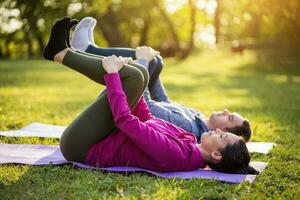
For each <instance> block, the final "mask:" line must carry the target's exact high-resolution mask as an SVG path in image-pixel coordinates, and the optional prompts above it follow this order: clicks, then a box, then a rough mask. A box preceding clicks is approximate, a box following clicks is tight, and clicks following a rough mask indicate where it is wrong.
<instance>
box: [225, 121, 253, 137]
mask: <svg viewBox="0 0 300 200" xmlns="http://www.w3.org/2000/svg"><path fill="white" fill-rule="evenodd" d="M226 131H228V132H230V133H233V134H235V135H238V136H242V137H243V138H244V139H245V141H246V142H248V141H249V140H250V138H251V133H252V131H251V127H250V123H249V121H248V120H247V119H246V120H244V121H243V124H242V125H241V126H235V127H232V128H226Z"/></svg>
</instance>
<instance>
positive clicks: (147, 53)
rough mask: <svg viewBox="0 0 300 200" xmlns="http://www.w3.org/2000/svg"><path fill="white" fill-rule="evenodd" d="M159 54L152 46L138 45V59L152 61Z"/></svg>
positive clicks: (136, 52) (136, 53)
mask: <svg viewBox="0 0 300 200" xmlns="http://www.w3.org/2000/svg"><path fill="white" fill-rule="evenodd" d="M157 55H159V52H158V51H155V50H154V49H152V48H151V47H146V46H142V47H137V48H136V50H135V57H136V58H137V59H138V60H139V59H143V60H147V61H149V62H150V61H151V60H153V59H154V57H155V56H157Z"/></svg>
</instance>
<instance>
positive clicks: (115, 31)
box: [98, 6, 129, 47]
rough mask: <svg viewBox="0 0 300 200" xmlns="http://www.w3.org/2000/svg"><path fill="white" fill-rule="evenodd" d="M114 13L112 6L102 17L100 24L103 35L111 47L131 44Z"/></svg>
mask: <svg viewBox="0 0 300 200" xmlns="http://www.w3.org/2000/svg"><path fill="white" fill-rule="evenodd" d="M114 15H115V13H114V12H113V10H112V7H111V6H110V7H109V8H108V10H107V13H105V14H104V15H103V16H102V17H101V20H100V21H99V23H98V24H99V27H100V29H101V31H102V33H103V36H104V38H105V40H106V41H107V42H108V44H109V46H111V47H120V46H129V42H128V41H126V39H125V38H124V36H123V34H122V33H121V31H120V30H119V28H118V22H117V20H116V18H115V16H114Z"/></svg>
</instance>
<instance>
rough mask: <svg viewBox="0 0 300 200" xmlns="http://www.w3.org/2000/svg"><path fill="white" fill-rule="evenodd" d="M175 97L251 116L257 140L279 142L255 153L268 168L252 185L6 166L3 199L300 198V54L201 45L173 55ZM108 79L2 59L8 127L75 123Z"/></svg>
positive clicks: (0, 81) (2, 111)
mask: <svg viewBox="0 0 300 200" xmlns="http://www.w3.org/2000/svg"><path fill="white" fill-rule="evenodd" d="M161 77H162V80H163V81H164V83H165V86H166V88H167V91H168V94H169V96H170V97H171V99H172V100H174V101H177V102H180V103H183V104H186V105H189V106H191V107H194V108H197V109H199V110H201V111H202V112H203V113H204V114H205V115H209V113H210V112H211V111H214V110H220V109H223V108H228V109H229V110H231V111H236V112H239V113H242V115H244V116H246V117H247V118H248V119H250V121H251V123H252V127H253V132H254V133H253V137H252V139H251V140H252V141H266V142H271V141H272V142H276V143H277V144H278V145H277V146H276V147H275V148H274V149H273V150H272V151H271V152H270V153H269V154H268V155H259V154H253V155H252V159H253V160H256V161H265V162H268V163H269V164H268V168H267V169H266V170H265V171H264V172H263V173H262V174H260V175H259V176H258V177H257V179H256V181H255V182H254V183H252V184H250V183H247V182H246V183H242V184H237V185H234V184H226V183H220V182H217V181H213V180H200V179H192V180H180V179H162V178H157V177H154V176H151V175H148V174H144V173H133V174H118V173H108V172H102V171H96V170H86V169H78V168H74V167H72V166H71V165H64V166H51V165H49V166H44V167H33V166H27V165H12V164H9V165H1V166H0V199H122V198H126V199H141V198H142V199H266V198H270V199H274V198H281V199H300V194H299V191H300V186H299V185H300V153H299V152H300V141H299V140H300V137H299V133H300V132H299V131H300V59H296V58H295V57H292V56H283V55H279V54H275V55H274V54H266V53H265V52H259V53H257V54H254V52H246V53H245V54H243V55H233V54H231V53H229V52H219V51H215V50H213V51H206V52H198V53H197V52H196V53H194V54H193V55H192V56H191V57H189V58H188V59H186V60H184V61H181V62H179V61H177V60H174V59H166V60H165V68H164V71H163V73H162V76H161ZM102 89H103V86H99V85H97V84H96V83H94V82H92V81H90V80H89V79H87V78H86V77H83V76H82V75H80V74H78V73H76V72H74V71H71V70H70V69H68V68H66V67H64V66H61V65H57V64H54V63H50V62H47V61H44V60H16V61H8V60H6V61H3V60H0V130H11V129H17V128H21V127H23V126H25V125H27V124H29V123H31V122H33V121H39V122H44V123H50V124H58V125H67V124H68V123H70V122H71V121H72V119H74V118H75V116H76V115H77V114H78V113H79V112H81V111H82V110H83V109H84V108H85V107H86V106H87V105H88V104H89V103H90V102H92V101H93V99H94V98H95V97H96V96H97V95H98V94H99V93H100V92H101V90H102ZM0 142H2V143H28V144H58V142H59V141H58V140H57V139H41V138H5V137H0Z"/></svg>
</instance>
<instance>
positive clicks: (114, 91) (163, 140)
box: [104, 73, 183, 161]
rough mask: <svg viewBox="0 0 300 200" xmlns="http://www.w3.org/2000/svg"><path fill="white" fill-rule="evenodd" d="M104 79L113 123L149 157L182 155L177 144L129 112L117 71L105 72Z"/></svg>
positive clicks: (159, 159)
mask: <svg viewBox="0 0 300 200" xmlns="http://www.w3.org/2000/svg"><path fill="white" fill-rule="evenodd" d="M104 79H105V83H106V86H107V96H108V102H109V105H110V108H111V111H112V114H113V117H114V121H115V124H116V126H117V127H118V128H119V129H120V130H121V131H122V132H124V133H125V134H126V136H128V137H129V138H130V139H131V141H133V142H134V143H135V144H136V145H137V146H138V147H139V148H140V149H141V150H142V151H144V152H145V153H146V154H147V155H148V156H149V157H151V158H153V159H154V160H157V161H163V160H166V159H169V160H170V159H176V158H178V157H180V156H183V152H182V151H181V149H180V146H179V145H178V144H176V143H174V142H172V141H171V140H170V139H169V138H168V137H166V136H165V135H163V134H161V133H159V132H158V131H157V130H155V129H153V128H152V127H149V126H148V125H147V124H146V123H143V122H141V121H140V120H139V119H138V118H137V117H136V116H134V115H133V114H132V113H131V111H130V109H129V106H128V103H127V100H126V96H125V93H124V91H123V89H122V85H121V80H120V77H119V74H118V73H110V74H107V75H105V77H104Z"/></svg>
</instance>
